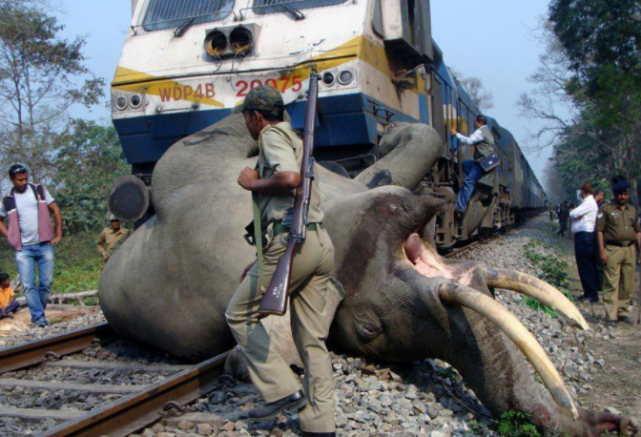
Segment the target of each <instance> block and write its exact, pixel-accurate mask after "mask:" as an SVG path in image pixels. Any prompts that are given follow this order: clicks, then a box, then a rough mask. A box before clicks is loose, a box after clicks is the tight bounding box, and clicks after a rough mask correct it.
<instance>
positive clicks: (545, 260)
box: [523, 240, 572, 317]
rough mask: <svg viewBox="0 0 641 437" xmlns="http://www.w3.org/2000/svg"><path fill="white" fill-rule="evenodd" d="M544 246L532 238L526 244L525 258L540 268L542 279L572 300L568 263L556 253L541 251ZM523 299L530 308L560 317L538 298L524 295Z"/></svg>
mask: <svg viewBox="0 0 641 437" xmlns="http://www.w3.org/2000/svg"><path fill="white" fill-rule="evenodd" d="M544 247H545V246H544V245H543V244H542V243H541V242H539V241H537V240H530V242H529V243H528V244H526V245H525V252H524V255H525V258H526V259H527V260H528V261H530V262H531V263H532V264H533V265H534V266H535V267H536V268H538V269H539V271H540V273H539V275H538V276H539V277H540V278H541V279H543V280H544V281H546V282H547V283H549V284H551V285H554V286H555V287H557V288H558V289H559V290H560V291H561V292H563V294H565V295H566V296H567V297H568V299H570V300H572V294H571V293H570V292H569V291H568V290H567V287H568V280H567V279H568V275H567V273H566V271H567V268H568V265H567V263H566V262H565V261H563V260H561V259H559V258H558V257H556V256H554V255H543V254H542V253H541V252H540V249H541V248H544ZM523 301H524V302H525V304H526V305H527V306H529V307H530V308H533V309H535V310H537V311H543V312H545V313H547V314H549V315H550V316H552V317H558V315H557V314H556V313H555V312H554V311H552V309H550V308H549V307H547V306H545V305H543V304H542V303H541V302H539V301H538V300H536V299H533V298H531V297H527V296H523Z"/></svg>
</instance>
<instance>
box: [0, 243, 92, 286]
mask: <svg viewBox="0 0 641 437" xmlns="http://www.w3.org/2000/svg"><path fill="white" fill-rule="evenodd" d="M98 235H100V233H99V232H84V233H80V234H76V235H70V236H65V238H63V239H62V241H61V242H60V244H59V245H58V246H57V247H56V261H55V267H54V273H53V287H52V291H53V292H54V293H78V292H81V291H89V290H96V289H97V288H98V282H99V281H100V275H101V274H102V266H103V261H102V256H101V255H100V254H99V253H98V250H97V249H96V243H97V241H98ZM0 270H1V271H3V272H6V273H8V274H9V275H10V276H11V278H12V279H13V278H15V277H17V275H18V273H17V271H16V265H15V261H14V250H13V249H12V248H10V247H9V246H8V245H7V244H6V243H5V244H2V248H1V249H0Z"/></svg>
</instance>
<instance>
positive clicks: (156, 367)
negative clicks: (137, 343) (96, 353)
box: [44, 360, 192, 372]
mask: <svg viewBox="0 0 641 437" xmlns="http://www.w3.org/2000/svg"><path fill="white" fill-rule="evenodd" d="M44 366H45V367H64V368H72V369H99V370H126V371H132V372H136V371H143V372H180V371H182V370H186V369H189V368H191V367H192V366H189V365H178V364H136V363H132V364H128V363H102V362H98V361H77V360H62V361H50V362H46V363H44Z"/></svg>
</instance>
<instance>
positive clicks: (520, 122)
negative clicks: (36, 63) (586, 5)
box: [57, 0, 550, 183]
mask: <svg viewBox="0 0 641 437" xmlns="http://www.w3.org/2000/svg"><path fill="white" fill-rule="evenodd" d="M58 1H59V4H60V8H59V12H58V13H57V14H58V16H59V18H60V20H61V22H62V23H64V24H65V26H66V29H65V34H66V35H68V36H69V37H71V36H75V35H86V36H87V45H86V48H85V54H86V56H87V57H88V58H89V59H88V62H87V65H88V67H89V69H90V70H91V71H93V72H94V74H96V75H97V76H101V77H104V78H106V79H107V81H110V80H111V78H112V77H113V74H114V72H115V69H116V65H117V64H118V58H119V56H120V51H121V50H122V46H123V44H124V39H125V33H126V30H127V28H128V26H129V21H130V16H131V11H130V4H131V3H130V0H58ZM548 3H549V1H548V0H527V1H526V0H491V1H479V0H432V27H433V34H434V38H435V40H436V41H437V42H438V44H439V46H440V47H441V49H442V50H443V52H444V59H445V62H446V63H447V64H448V65H450V66H452V67H454V68H456V70H458V71H459V72H461V73H462V74H463V75H465V76H476V77H478V78H480V79H481V80H482V81H483V83H484V84H485V87H486V88H487V89H488V90H489V91H491V92H492V93H493V94H494V106H495V107H494V109H492V110H490V111H488V114H489V115H491V116H493V117H495V118H496V119H497V120H498V121H499V123H500V124H501V125H502V126H503V127H506V128H507V129H509V130H510V131H511V132H512V133H513V134H514V136H515V137H516V139H517V141H518V142H519V143H520V144H521V145H522V146H523V145H526V144H527V143H528V137H529V135H528V127H530V129H532V127H531V122H530V121H529V120H526V119H523V118H520V117H519V116H518V114H517V110H516V107H515V102H516V101H517V99H518V97H519V95H520V94H521V93H522V92H524V91H527V90H529V89H531V85H530V84H529V83H528V81H527V78H528V76H530V75H531V74H532V73H533V72H534V71H535V70H536V68H537V66H538V57H539V54H540V53H541V51H542V46H541V45H540V43H539V42H538V41H537V40H536V39H535V38H534V35H533V30H534V29H536V27H537V23H538V17H540V16H542V15H545V14H546V12H547V7H548ZM106 94H108V90H107V91H106ZM73 115H74V116H84V117H92V118H94V117H99V118H104V119H108V118H109V110H108V109H107V108H98V109H95V110H94V111H93V113H92V114H87V113H86V111H85V112H81V111H78V110H76V111H74V113H73ZM549 155H550V151H545V152H543V153H542V154H541V155H537V154H529V155H528V159H529V161H530V165H532V167H533V168H534V170H535V172H536V174H537V176H538V177H539V180H540V181H541V183H544V180H543V177H542V176H543V168H544V166H545V162H546V160H547V157H548V156H549Z"/></svg>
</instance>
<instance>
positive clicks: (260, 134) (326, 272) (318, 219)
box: [225, 86, 336, 437]
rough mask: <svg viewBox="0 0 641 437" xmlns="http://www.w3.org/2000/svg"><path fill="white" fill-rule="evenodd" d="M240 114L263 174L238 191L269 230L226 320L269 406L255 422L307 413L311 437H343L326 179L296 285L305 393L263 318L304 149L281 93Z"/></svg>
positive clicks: (256, 96)
mask: <svg viewBox="0 0 641 437" xmlns="http://www.w3.org/2000/svg"><path fill="white" fill-rule="evenodd" d="M240 110H242V113H243V116H244V117H245V122H246V124H247V128H248V129H249V132H250V133H251V135H252V137H253V138H254V139H255V140H258V145H259V149H260V152H259V157H258V162H257V164H256V167H255V168H254V169H250V168H245V169H244V170H243V171H242V172H241V174H240V176H239V178H238V184H239V185H240V186H241V187H243V188H244V189H246V190H248V191H251V192H252V197H253V200H254V210H255V215H254V217H255V220H254V229H259V228H260V229H262V230H265V232H264V233H263V235H264V236H265V237H266V238H265V244H264V248H263V250H262V253H259V254H258V257H257V260H256V261H255V262H254V263H252V264H250V265H249V266H248V267H247V268H246V269H245V272H244V273H243V276H242V277H241V283H240V286H239V287H238V288H237V289H236V292H235V294H234V296H233V298H232V300H231V302H230V303H229V306H228V308H227V311H226V313H225V316H226V317H227V323H228V324H229V327H230V328H231V330H232V332H233V334H234V337H235V338H236V341H237V342H238V344H239V345H240V346H241V348H242V351H243V355H244V357H245V359H246V361H247V364H248V368H249V372H250V374H251V377H252V380H253V382H254V384H255V385H256V387H257V388H258V390H259V392H260V393H261V395H262V397H263V398H264V399H265V402H267V404H266V405H265V406H264V407H261V408H258V409H255V410H252V411H250V412H249V417H250V418H251V419H256V420H257V419H268V418H271V417H274V416H275V415H277V414H278V413H279V412H280V411H282V410H284V409H300V412H299V415H300V421H301V428H302V430H303V431H304V432H305V435H308V436H317V437H324V436H335V430H336V428H335V419H334V380H333V377H332V363H331V359H330V357H329V354H328V352H327V347H326V346H325V340H326V338H327V335H328V333H329V327H330V324H331V320H330V319H331V317H328V315H327V314H326V299H328V296H327V293H328V290H330V289H328V287H327V285H328V280H329V278H330V275H331V273H332V270H333V267H334V247H333V245H332V242H331V240H330V238H329V235H328V234H327V231H326V230H325V229H324V228H323V225H322V220H323V213H322V211H321V210H320V208H319V204H320V188H319V181H318V173H316V178H317V179H316V180H315V181H314V183H313V184H312V193H311V200H310V207H309V215H308V223H309V224H308V225H307V237H306V239H305V243H304V244H303V246H302V248H301V249H299V251H298V252H297V253H296V255H295V256H294V262H293V267H292V273H291V284H290V287H291V288H290V292H291V293H292V294H291V299H290V308H289V310H290V311H291V322H292V334H293V337H294V342H295V344H296V348H297V350H298V352H299V354H300V356H301V358H302V359H303V362H304V365H305V378H304V381H303V387H302V389H303V390H304V393H303V391H302V389H301V384H300V382H299V379H298V377H297V376H296V375H295V374H294V373H293V372H292V370H291V369H290V368H289V366H288V365H287V363H286V362H285V361H284V360H283V358H282V357H281V356H280V355H279V354H278V352H277V351H276V349H275V347H274V345H273V344H272V342H271V341H270V338H269V334H268V333H267V331H266V330H265V327H264V326H263V324H262V323H261V320H260V315H259V314H258V313H257V310H258V308H259V306H260V302H261V299H262V297H263V294H264V292H265V290H266V288H267V287H268V286H269V282H270V281H271V278H272V275H273V274H274V271H275V270H276V266H277V263H278V260H279V258H280V257H281V255H282V254H283V253H284V252H285V248H286V246H287V238H288V235H289V229H288V227H287V224H286V223H287V221H285V224H283V219H284V218H286V215H287V213H288V211H289V210H290V209H291V208H292V207H293V205H294V196H295V192H296V189H297V188H298V187H299V186H300V183H301V177H300V168H301V163H302V158H303V144H302V142H301V140H300V139H299V138H298V136H297V135H296V133H295V132H294V131H293V130H292V128H291V125H290V124H289V123H286V122H283V113H284V103H283V99H282V96H281V95H280V93H279V92H278V91H277V90H275V89H274V88H272V87H270V86H261V87H258V88H255V89H253V90H252V91H250V92H249V94H248V96H247V98H246V99H245V102H244V103H243V105H242V106H241V107H240ZM257 222H259V223H257ZM258 225H259V226H258ZM256 238H257V239H258V238H261V236H260V235H258V236H256ZM261 264H262V265H261ZM261 271H262V273H261Z"/></svg>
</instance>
